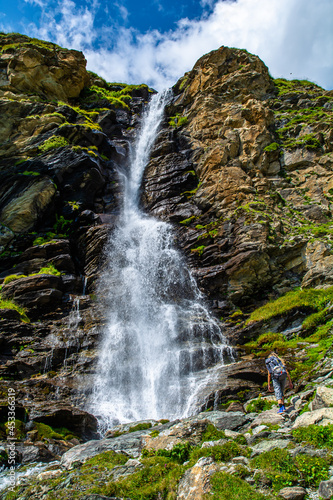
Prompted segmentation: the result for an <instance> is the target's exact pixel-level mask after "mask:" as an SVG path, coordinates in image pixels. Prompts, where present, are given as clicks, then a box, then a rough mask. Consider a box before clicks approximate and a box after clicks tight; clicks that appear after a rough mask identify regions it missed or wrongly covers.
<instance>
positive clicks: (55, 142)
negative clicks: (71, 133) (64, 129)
mask: <svg viewBox="0 0 333 500" xmlns="http://www.w3.org/2000/svg"><path fill="white" fill-rule="evenodd" d="M68 145H69V141H68V140H67V139H65V137H60V136H53V137H50V138H49V139H46V141H44V142H43V144H41V145H40V146H39V147H38V149H39V151H40V152H41V153H46V152H47V151H50V150H51V149H56V148H64V147H66V146H68Z"/></svg>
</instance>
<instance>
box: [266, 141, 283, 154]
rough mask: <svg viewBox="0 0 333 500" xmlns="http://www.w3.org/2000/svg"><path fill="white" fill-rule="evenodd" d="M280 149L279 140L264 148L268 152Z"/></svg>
mask: <svg viewBox="0 0 333 500" xmlns="http://www.w3.org/2000/svg"><path fill="white" fill-rule="evenodd" d="M279 149H280V144H278V143H277V142H272V143H271V144H269V145H268V146H266V147H265V148H264V151H266V152H267V153H271V152H273V151H278V150H279Z"/></svg>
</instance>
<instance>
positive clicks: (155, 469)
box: [89, 456, 185, 500]
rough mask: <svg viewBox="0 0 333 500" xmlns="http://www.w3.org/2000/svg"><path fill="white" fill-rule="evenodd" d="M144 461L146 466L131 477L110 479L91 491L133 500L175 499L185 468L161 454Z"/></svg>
mask: <svg viewBox="0 0 333 500" xmlns="http://www.w3.org/2000/svg"><path fill="white" fill-rule="evenodd" d="M142 463H143V466H144V467H143V468H142V469H140V470H138V471H137V472H135V473H134V474H131V475H130V476H129V477H127V478H124V479H120V480H118V481H110V482H108V483H107V484H106V485H105V486H102V487H92V488H90V491H89V493H90V492H91V493H99V494H103V495H106V496H111V497H122V498H131V500H157V499H166V500H175V499H176V496H177V488H178V482H179V480H180V478H181V476H182V475H183V473H184V471H185V468H184V467H183V466H181V465H179V464H177V463H175V462H174V461H172V460H171V459H169V458H166V457H160V456H159V457H151V458H146V459H143V460H142Z"/></svg>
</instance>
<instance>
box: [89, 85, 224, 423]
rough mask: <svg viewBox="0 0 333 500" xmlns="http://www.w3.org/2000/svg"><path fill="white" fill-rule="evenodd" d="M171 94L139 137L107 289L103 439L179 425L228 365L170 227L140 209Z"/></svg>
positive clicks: (98, 392) (157, 99)
mask: <svg viewBox="0 0 333 500" xmlns="http://www.w3.org/2000/svg"><path fill="white" fill-rule="evenodd" d="M166 99H167V94H166V93H165V94H161V95H157V96H154V97H153V98H152V100H151V103H150V106H149V108H148V111H147V113H146V115H145V117H144V118H143V124H142V128H141V132H140V135H139V137H138V140H137V143H136V147H135V148H134V154H133V158H132V161H131V166H130V171H129V173H128V175H124V177H125V178H124V203H123V212H122V215H121V217H120V222H119V225H118V228H117V229H116V230H115V232H114V233H113V234H112V237H111V241H110V244H109V248H108V255H109V264H108V269H107V271H106V273H105V275H104V278H103V280H102V285H101V292H102V293H103V294H104V296H105V299H106V302H107V310H108V315H109V317H108V325H107V328H106V331H105V334H104V338H103V339H102V342H101V346H100V353H99V361H98V366H97V375H96V379H95V385H94V391H93V395H92V399H91V407H90V411H92V412H93V413H94V414H95V415H97V416H98V417H99V420H100V426H101V431H102V432H103V430H106V429H107V428H109V427H111V426H113V425H115V424H117V423H124V422H129V421H135V420H142V419H147V418H152V419H161V418H168V419H174V418H179V417H184V416H186V415H188V414H190V412H191V411H192V410H193V408H194V406H195V403H196V395H197V393H198V391H199V390H201V389H202V387H204V386H205V384H206V383H207V381H208V379H209V377H210V376H211V374H210V373H209V370H208V367H211V366H214V365H216V364H217V363H222V364H223V352H225V351H226V350H228V347H227V346H226V342H225V339H224V337H223V335H222V333H221V331H220V328H219V326H218V324H217V322H216V320H214V319H213V318H212V317H211V316H210V314H209V311H208V310H207V309H206V307H205V305H204V302H203V297H202V296H201V294H200V292H199V290H198V288H197V285H196V283H195V281H194V279H193V278H192V276H191V274H190V272H189V270H188V268H187V266H186V263H185V262H184V259H183V257H182V255H181V254H180V252H179V251H178V250H176V249H175V248H174V246H173V233H172V227H171V226H170V225H169V224H167V223H165V222H162V221H159V220H156V219H154V218H152V217H149V216H147V215H146V214H145V213H143V212H142V211H141V210H140V208H139V192H140V184H141V180H142V175H143V171H144V169H145V166H146V164H147V162H148V159H149V154H150V151H151V148H152V146H153V144H154V141H155V138H156V135H157V132H158V127H159V124H160V122H161V119H162V116H163V112H164V106H165V101H166Z"/></svg>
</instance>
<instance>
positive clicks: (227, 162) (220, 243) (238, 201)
mask: <svg viewBox="0 0 333 500" xmlns="http://www.w3.org/2000/svg"><path fill="white" fill-rule="evenodd" d="M173 91H174V97H173V99H172V101H171V103H170V104H169V106H168V108H167V117H166V120H165V124H164V128H163V130H162V131H161V133H160V136H159V138H158V141H157V144H156V147H155V151H153V154H152V159H151V161H150V164H149V165H148V167H147V169H146V173H145V179H144V193H143V203H144V205H145V206H146V207H147V209H148V210H149V211H150V212H151V213H153V214H154V215H156V216H158V217H161V218H163V219H165V220H170V221H172V222H173V223H174V224H176V225H177V226H178V228H179V229H178V241H179V245H180V247H181V248H182V249H183V250H184V251H185V253H186V254H187V256H188V259H189V261H190V263H191V267H192V269H193V271H194V274H195V275H196V277H197V279H198V281H199V283H200V284H201V286H202V288H203V289H204V290H205V292H206V293H208V295H209V296H210V298H211V300H212V301H215V306H216V308H217V310H219V311H220V313H224V312H227V311H228V308H229V310H230V308H231V309H232V307H233V305H232V304H237V305H241V307H244V306H245V305H246V304H251V303H252V304H253V303H254V302H256V303H257V302H258V301H260V300H261V299H262V298H263V297H264V296H265V295H266V296H267V295H269V296H274V295H279V294H280V293H283V292H285V291H287V290H288V289H292V288H294V287H295V286H298V285H301V284H303V285H304V286H308V287H310V286H316V285H318V284H323V283H330V282H331V281H330V270H329V269H330V257H329V248H330V243H329V242H330V233H329V229H328V227H327V226H325V224H327V223H328V221H329V220H330V218H331V216H332V213H331V208H330V206H331V205H330V194H329V189H330V188H329V186H330V183H331V182H332V174H331V164H332V128H331V119H332V118H331V117H332V105H331V103H332V97H333V96H332V92H331V91H330V92H325V91H323V90H322V89H320V88H319V87H317V86H316V85H314V84H311V83H307V82H300V83H299V84H297V82H294V83H290V85H289V87H288V83H286V82H285V81H280V80H278V81H275V82H274V81H273V80H272V78H271V77H270V75H269V73H268V70H267V68H266V66H265V65H264V64H263V63H262V61H260V60H259V59H258V58H257V57H256V56H253V55H251V54H248V53H247V52H246V51H244V50H235V49H229V48H226V47H222V48H220V49H218V50H217V51H213V52H211V53H210V54H208V55H205V56H203V57H202V58H201V59H199V61H198V62H197V63H196V65H195V66H194V68H193V70H192V71H190V72H189V73H187V74H186V75H185V76H184V77H183V78H182V79H180V80H179V82H178V83H177V84H176V85H175V86H174V88H173ZM314 180H315V181H316V182H313V181H314ZM321 231H322V236H323V237H324V238H323V241H315V242H313V235H314V233H316V234H318V233H319V232H321ZM327 231H328V232H327ZM325 236H326V237H325Z"/></svg>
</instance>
